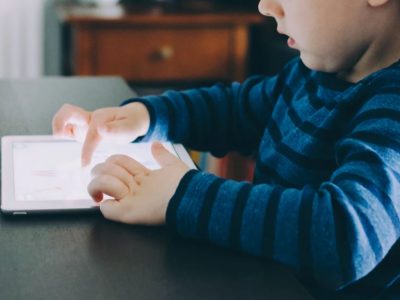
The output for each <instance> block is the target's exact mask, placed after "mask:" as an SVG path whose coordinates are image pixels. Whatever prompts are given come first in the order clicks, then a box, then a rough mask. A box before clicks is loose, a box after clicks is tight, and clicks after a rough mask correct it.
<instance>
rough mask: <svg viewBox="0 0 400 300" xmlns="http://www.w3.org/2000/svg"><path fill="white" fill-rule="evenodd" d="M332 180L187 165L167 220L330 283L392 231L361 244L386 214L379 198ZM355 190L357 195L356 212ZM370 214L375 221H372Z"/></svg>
mask: <svg viewBox="0 0 400 300" xmlns="http://www.w3.org/2000/svg"><path fill="white" fill-rule="evenodd" d="M360 172H365V170H361V171H360ZM379 174H380V175H381V172H380V173H379ZM380 175H379V176H380ZM334 182H335V180H334V179H333V180H332V182H326V183H324V184H322V185H321V186H320V187H319V188H318V187H311V186H305V187H304V188H303V189H294V188H283V187H273V186H271V185H268V184H259V185H252V184H249V183H243V182H235V181H232V180H224V179H221V178H218V177H216V176H214V175H211V174H207V173H203V172H199V171H190V172H189V173H187V174H186V175H185V176H184V178H183V179H182V181H181V183H180V185H179V187H178V189H177V190H176V192H175V195H174V196H173V198H172V199H171V201H170V204H169V206H168V210H167V225H168V227H169V228H170V229H171V230H172V231H175V232H177V233H178V234H180V235H182V236H185V237H190V238H196V239H201V240H207V241H211V242H213V243H216V244H219V245H222V246H225V247H232V248H236V249H241V250H243V251H245V252H248V253H252V254H254V255H258V256H265V257H267V258H270V259H274V260H276V261H279V262H281V263H284V264H286V265H289V266H291V267H293V268H294V269H295V270H296V271H298V272H299V273H300V274H301V275H302V276H303V277H305V278H306V279H307V280H316V281H318V283H319V284H322V285H324V286H327V287H329V288H331V289H338V288H341V287H344V286H346V285H348V284H350V283H352V282H354V281H355V280H358V279H360V278H361V277H363V276H365V275H366V274H368V273H369V272H370V271H371V270H372V269H373V268H374V267H375V266H376V265H377V264H378V263H379V262H380V261H381V260H382V259H383V257H384V255H385V254H386V253H387V252H388V250H389V249H390V245H393V244H394V242H395V241H396V240H397V238H398V232H397V233H396V232H393V231H390V230H389V231H388V232H387V233H386V241H385V245H383V244H381V241H379V240H376V241H375V242H376V243H375V244H373V245H372V246H371V245H370V244H368V243H365V241H366V240H367V239H366V237H365V234H366V233H365V230H367V229H368V230H369V233H368V234H369V235H370V236H371V234H372V232H374V231H376V230H378V231H379V230H381V229H382V228H383V227H382V226H383V225H382V224H384V223H387V224H389V223H391V222H392V221H391V220H390V218H389V217H388V215H387V213H386V210H385V209H384V208H383V207H381V208H379V209H378V208H377V207H376V203H379V202H380V201H381V200H380V199H379V198H376V195H374V194H370V196H369V197H367V198H365V196H366V195H367V194H368V193H366V194H364V195H361V194H357V193H358V192H355V191H361V189H360V187H362V186H364V182H363V181H362V179H360V180H358V181H357V180H355V181H353V182H351V183H348V182H341V183H334ZM399 188H400V187H399ZM371 191H373V189H372V190H371ZM355 197H356V198H362V197H364V199H363V201H364V202H365V203H366V204H365V205H362V207H365V208H364V211H362V212H361V211H359V210H360V207H358V206H357V205H355V202H354V201H356V200H355ZM389 201H391V200H389ZM373 203H375V204H374V205H373ZM360 205H361V204H360ZM376 218H377V219H380V220H381V222H382V223H381V224H377V223H374V222H373V221H372V220H375V219H376ZM368 222H372V223H368ZM368 224H369V225H368ZM384 227H385V228H387V225H385V226H384ZM372 236H373V235H372ZM377 250H379V251H377ZM372 257H374V259H372Z"/></svg>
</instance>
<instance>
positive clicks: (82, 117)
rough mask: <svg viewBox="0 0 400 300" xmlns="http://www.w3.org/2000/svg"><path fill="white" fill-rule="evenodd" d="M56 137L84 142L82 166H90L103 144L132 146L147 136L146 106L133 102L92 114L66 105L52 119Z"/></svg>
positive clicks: (147, 115) (148, 124)
mask: <svg viewBox="0 0 400 300" xmlns="http://www.w3.org/2000/svg"><path fill="white" fill-rule="evenodd" d="M52 126H53V135H55V136H59V137H68V138H73V139H75V140H77V141H81V142H83V147H82V157H81V158H82V166H86V165H88V164H90V161H91V159H92V155H93V152H94V151H95V149H96V147H97V146H98V145H99V143H100V142H103V141H104V142H115V143H130V142H132V141H133V140H135V139H136V138H138V137H139V136H142V135H145V134H146V133H147V131H148V129H149V126H150V115H149V112H148V110H147V108H146V106H145V105H144V104H142V103H140V102H134V103H131V104H128V105H125V106H121V107H109V108H101V109H98V110H95V111H93V112H90V111H86V110H84V109H82V108H80V107H78V106H74V105H71V104H64V105H63V106H62V107H61V108H60V109H59V110H58V112H57V113H56V114H55V115H54V117H53V122H52Z"/></svg>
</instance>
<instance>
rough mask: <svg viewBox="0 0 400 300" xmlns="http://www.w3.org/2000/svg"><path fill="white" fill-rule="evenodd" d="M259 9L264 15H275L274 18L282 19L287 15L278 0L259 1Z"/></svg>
mask: <svg viewBox="0 0 400 300" xmlns="http://www.w3.org/2000/svg"><path fill="white" fill-rule="evenodd" d="M258 11H259V12H260V13H261V14H262V15H264V16H269V17H273V18H274V19H281V18H283V17H284V16H285V13H284V11H283V8H282V6H281V5H280V4H279V1H278V0H261V1H260V2H259V3H258Z"/></svg>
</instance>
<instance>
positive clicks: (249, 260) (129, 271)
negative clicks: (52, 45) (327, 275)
mask: <svg viewBox="0 0 400 300" xmlns="http://www.w3.org/2000/svg"><path fill="white" fill-rule="evenodd" d="M131 96H133V92H132V91H131V90H130V89H129V87H128V86H127V85H126V84H125V83H124V81H123V80H121V79H119V78H115V77H109V78H91V77H84V78H43V79H37V80H0V135H1V136H3V135H11V134H13V135H14V134H35V135H36V134H49V133H50V132H51V126H50V124H51V123H50V122H51V118H52V116H53V114H54V113H55V112H56V111H57V109H58V108H59V107H60V106H61V105H62V103H65V102H69V103H73V104H79V105H80V106H82V107H84V108H86V109H90V110H93V109H95V108H99V107H104V106H112V105H114V106H115V105H118V104H119V103H120V102H121V100H124V99H126V98H129V97H131ZM0 261H1V266H0V287H1V298H2V299H25V298H28V297H29V299H89V298H90V299H244V298H246V299H311V297H310V296H309V294H308V293H307V292H306V290H305V289H304V288H303V287H302V285H301V284H300V283H299V282H298V281H297V280H296V278H295V277H294V276H293V275H292V273H290V272H289V271H288V270H287V269H286V268H284V267H283V266H280V265H278V264H275V263H273V262H271V261H267V260H261V259H259V258H255V257H251V256H248V255H246V254H242V253H238V252H234V251H231V250H228V249H223V248H220V247H217V246H213V245H209V244H205V243H199V242H195V241H191V240H184V239H181V238H178V237H175V236H173V235H172V234H169V233H168V232H167V231H166V229H165V228H162V227H155V228H149V227H137V226H136V227H135V226H128V225H123V224H118V223H114V222H110V221H107V220H105V219H104V218H103V217H102V216H101V215H100V214H99V213H94V214H89V213H86V214H70V215H68V214H59V215H34V216H5V215H1V216H0Z"/></svg>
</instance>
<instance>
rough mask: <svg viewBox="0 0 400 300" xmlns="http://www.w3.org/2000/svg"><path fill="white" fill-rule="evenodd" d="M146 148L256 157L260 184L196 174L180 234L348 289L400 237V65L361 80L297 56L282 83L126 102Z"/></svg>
mask: <svg viewBox="0 0 400 300" xmlns="http://www.w3.org/2000/svg"><path fill="white" fill-rule="evenodd" d="M132 101H140V102H142V103H144V104H145V105H146V106H147V108H148V109H149V112H150V117H151V126H150V130H149V132H148V133H147V135H146V136H145V137H144V140H155V139H157V140H170V141H173V142H177V143H183V144H185V145H186V146H188V147H190V148H192V149H196V150H200V151H210V152H211V153H213V154H214V155H216V156H223V155H225V154H226V153H227V152H229V151H239V152H240V153H242V154H245V155H251V154H252V155H255V156H256V167H255V174H254V180H253V182H252V183H247V182H237V181H233V180H228V179H221V178H218V177H217V176H215V175H212V174H209V173H206V172H201V171H194V170H192V171H189V172H188V173H187V174H186V175H185V176H184V177H183V179H182V180H181V182H180V184H179V186H178V188H177V191H176V193H175V195H174V196H173V198H172V199H171V201H170V203H169V206H168V210H167V225H168V226H169V227H170V228H171V229H173V230H174V231H176V232H177V233H178V234H180V235H182V236H185V237H191V238H196V239H201V240H207V241H210V242H213V243H216V244H219V245H222V246H226V247H233V248H236V249H241V250H243V251H246V252H248V253H252V254H255V255H258V256H263V257H267V258H270V259H273V260H275V261H278V262H280V263H283V264H286V265H289V266H291V267H292V268H294V269H295V270H297V271H298V272H299V273H300V274H301V275H302V276H303V277H304V278H307V279H308V280H315V281H316V282H317V283H318V284H321V285H323V286H325V287H329V288H331V289H340V288H343V287H345V286H346V285H348V284H350V283H352V282H354V281H357V280H358V279H360V278H362V277H364V276H366V275H367V274H368V273H370V272H371V271H372V270H373V269H374V268H376V267H377V265H378V264H379V263H380V262H381V261H382V260H383V259H384V257H385V256H386V255H387V253H388V251H389V250H390V249H391V248H392V247H393V245H394V244H395V243H396V241H397V240H398V239H399V236H400V62H397V63H395V64H393V65H392V66H390V67H388V68H385V69H383V70H380V71H378V72H375V73H373V74H372V75H369V76H368V77H366V78H364V79H363V80H361V81H360V82H358V83H349V82H346V81H343V80H341V79H339V78H337V76H335V75H334V74H328V73H322V72H317V71H313V70H310V69H308V68H307V67H305V66H304V65H303V64H302V62H301V60H300V59H298V58H296V59H294V60H292V61H291V62H289V64H288V65H287V66H286V67H285V68H284V69H283V71H282V72H281V73H279V74H278V75H277V76H274V77H265V76H255V77H251V78H249V79H247V80H246V81H245V82H243V83H233V84H232V85H229V86H226V85H223V84H217V85H214V86H211V87H208V88H200V89H191V90H187V91H181V92H178V91H167V92H165V93H164V94H162V95H161V96H148V97H143V98H136V99H130V100H128V101H126V102H125V103H124V104H126V103H129V102H132Z"/></svg>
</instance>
